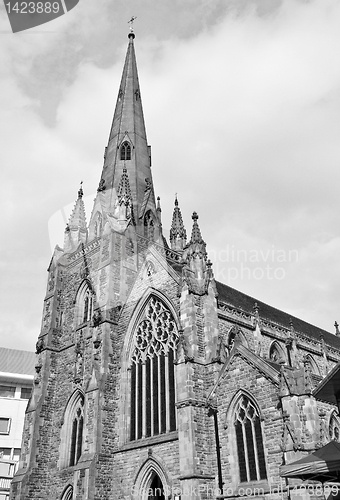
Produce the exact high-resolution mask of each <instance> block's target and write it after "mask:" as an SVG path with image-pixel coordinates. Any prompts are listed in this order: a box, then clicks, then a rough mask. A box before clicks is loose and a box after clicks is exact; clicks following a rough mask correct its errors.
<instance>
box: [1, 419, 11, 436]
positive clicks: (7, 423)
mask: <svg viewBox="0 0 340 500" xmlns="http://www.w3.org/2000/svg"><path fill="white" fill-rule="evenodd" d="M10 427H11V419H10V418H5V417H0V434H9V430H10Z"/></svg>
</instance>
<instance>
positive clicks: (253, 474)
mask: <svg viewBox="0 0 340 500" xmlns="http://www.w3.org/2000/svg"><path fill="white" fill-rule="evenodd" d="M234 427H235V433H236V445H237V453H238V464H239V473H240V481H241V482H248V481H259V480H261V479H266V478H267V471H266V463H265V456H264V449H263V439H262V430H261V421H260V417H259V414H258V411H257V409H256V407H255V405H254V404H253V403H252V402H251V401H250V399H249V398H248V397H247V396H242V397H241V398H240V399H239V401H238V403H237V405H236V408H235V417H234Z"/></svg>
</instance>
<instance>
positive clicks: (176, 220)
mask: <svg viewBox="0 0 340 500" xmlns="http://www.w3.org/2000/svg"><path fill="white" fill-rule="evenodd" d="M186 241H187V233H186V230H185V227H184V224H183V219H182V214H181V210H180V208H179V206H178V200H177V195H176V198H175V208H174V211H173V215H172V223H171V229H170V243H171V248H172V250H179V251H181V250H183V248H184V247H185V244H186Z"/></svg>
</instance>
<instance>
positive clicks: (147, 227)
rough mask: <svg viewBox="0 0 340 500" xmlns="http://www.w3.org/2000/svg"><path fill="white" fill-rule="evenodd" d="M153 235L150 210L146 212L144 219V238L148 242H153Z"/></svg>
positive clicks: (153, 226)
mask: <svg viewBox="0 0 340 500" xmlns="http://www.w3.org/2000/svg"><path fill="white" fill-rule="evenodd" d="M154 234H155V223H154V220H153V216H152V213H151V210H148V211H147V212H146V214H145V217H144V236H145V238H147V239H148V240H153V237H154Z"/></svg>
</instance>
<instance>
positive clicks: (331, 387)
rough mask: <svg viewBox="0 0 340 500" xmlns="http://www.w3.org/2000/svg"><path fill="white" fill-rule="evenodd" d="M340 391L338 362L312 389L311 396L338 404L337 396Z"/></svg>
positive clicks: (339, 364) (339, 367)
mask: <svg viewBox="0 0 340 500" xmlns="http://www.w3.org/2000/svg"><path fill="white" fill-rule="evenodd" d="M339 391H340V363H338V364H337V365H335V366H334V368H333V369H332V370H331V371H330V372H329V373H328V374H327V375H326V377H325V378H324V379H323V380H322V382H321V383H320V384H319V385H318V386H317V387H316V388H315V389H314V391H313V396H314V397H316V398H317V399H321V400H322V401H328V402H329V403H333V404H335V405H336V404H338V401H337V396H338V394H339Z"/></svg>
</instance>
